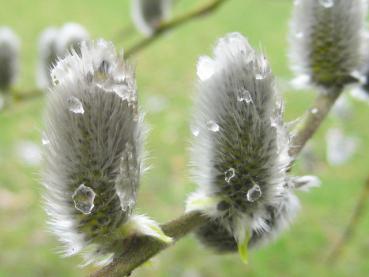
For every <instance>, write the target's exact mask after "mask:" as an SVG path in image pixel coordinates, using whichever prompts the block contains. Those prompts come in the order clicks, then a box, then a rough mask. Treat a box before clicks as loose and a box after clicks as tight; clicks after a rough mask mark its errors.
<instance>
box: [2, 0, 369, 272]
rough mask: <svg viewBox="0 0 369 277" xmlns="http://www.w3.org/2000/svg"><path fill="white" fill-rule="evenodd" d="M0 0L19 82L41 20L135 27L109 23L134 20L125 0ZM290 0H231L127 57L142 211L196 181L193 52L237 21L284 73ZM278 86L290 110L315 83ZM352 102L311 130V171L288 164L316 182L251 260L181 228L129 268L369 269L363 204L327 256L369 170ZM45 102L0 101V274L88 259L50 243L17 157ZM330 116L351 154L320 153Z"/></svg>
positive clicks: (33, 57)
mask: <svg viewBox="0 0 369 277" xmlns="http://www.w3.org/2000/svg"><path fill="white" fill-rule="evenodd" d="M201 2H206V0H201V1H200V0H186V1H184V0H183V1H180V2H179V3H178V4H177V5H176V6H175V10H174V15H175V14H180V13H182V12H185V11H186V10H189V9H191V8H193V7H195V6H197V5H198V4H201ZM0 7H1V8H0V25H9V26H10V27H12V28H13V29H14V30H15V31H16V32H17V34H18V35H19V36H20V37H21V39H22V53H21V54H22V56H21V59H22V66H21V78H20V81H19V83H18V84H17V88H18V90H20V91H28V90H31V89H34V88H35V87H36V85H35V67H36V62H37V39H38V35H39V34H40V32H41V31H42V30H43V29H44V28H45V27H47V26H50V25H56V26H60V25H62V24H63V23H65V22H68V21H74V22H78V23H80V24H82V25H84V26H85V27H86V28H87V30H88V31H89V32H90V34H91V36H92V37H93V38H100V37H103V38H105V39H111V38H115V41H114V42H115V43H116V44H117V46H118V47H119V48H121V47H126V46H129V45H131V44H132V42H134V41H135V40H137V39H138V38H139V35H136V36H134V37H130V38H129V40H124V39H123V40H120V41H117V39H116V37H117V33H119V31H120V30H121V29H123V28H124V27H126V26H129V25H130V24H131V23H130V22H131V19H130V9H129V1H127V0H109V1H101V0H89V1H75V0H48V1H46V0H32V1H29V0H13V1H8V0H0ZM291 8H292V0H290V1H289V0H230V1H228V3H226V4H225V5H224V6H222V7H221V8H220V9H219V10H218V11H217V12H216V13H214V14H212V15H210V16H208V17H204V18H203V19H200V20H194V21H192V22H191V23H189V24H186V25H184V26H182V27H180V28H177V29H176V30H174V31H172V32H170V33H168V34H166V35H165V36H163V37H162V38H161V39H160V40H158V41H157V42H155V43H154V44H153V45H152V46H150V47H149V48H147V49H145V50H144V51H141V52H139V53H138V54H137V55H135V56H134V57H132V58H131V62H132V63H133V64H135V65H136V67H137V82H138V88H139V94H140V95H139V98H140V102H141V106H142V107H143V109H144V110H145V111H146V112H147V115H146V122H147V123H148V125H149V126H150V127H151V132H150V134H149V136H148V139H147V150H148V152H149V153H150V159H149V162H150V164H151V165H152V169H151V170H150V171H148V172H147V174H146V175H145V177H144V178H143V182H142V186H141V191H140V194H139V200H138V208H137V210H138V212H139V213H146V214H148V215H150V216H152V217H153V218H155V219H156V220H158V221H159V222H165V221H167V220H170V219H172V218H173V217H175V216H177V215H179V214H181V213H182V212H183V207H184V201H185V199H186V196H187V195H188V193H190V192H191V191H193V190H194V189H195V184H193V183H192V182H191V180H190V178H189V168H188V151H187V150H188V148H189V145H190V140H191V133H190V130H189V121H190V118H191V103H192V100H191V99H192V98H193V96H194V91H195V89H194V88H195V77H196V75H195V72H196V70H195V66H196V61H197V58H198V56H199V55H203V54H210V52H211V48H212V45H214V43H215V41H216V39H217V38H218V37H219V36H222V35H224V34H226V33H227V32H234V31H238V32H241V33H243V34H244V35H245V36H247V37H248V38H249V40H250V42H251V43H252V45H254V46H256V47H258V48H260V49H262V50H263V51H264V52H265V53H266V55H267V57H268V58H269V60H270V63H271V65H272V69H273V71H274V73H275V75H276V76H277V77H278V80H288V79H290V78H291V77H292V74H291V72H290V71H289V69H288V59H287V52H288V44H287V33H288V21H289V17H290V14H291ZM279 83H285V82H282V81H279ZM281 89H282V90H283V92H284V96H285V100H286V105H287V107H286V119H287V120H292V119H295V118H296V117H298V116H301V114H302V113H303V111H304V110H305V109H306V108H307V107H308V106H309V104H310V103H311V101H312V99H313V97H314V93H313V92H307V93H301V92H296V91H293V90H292V89H289V88H288V87H286V86H282V88H281ZM353 104H354V113H353V116H352V117H351V118H350V120H348V121H346V122H344V123H342V122H340V121H338V120H337V119H335V118H333V117H329V118H328V120H327V121H326V122H325V123H324V125H323V127H322V128H321V129H320V131H319V132H318V134H317V135H316V136H315V137H314V140H313V142H314V148H315V152H316V155H317V160H316V162H315V163H314V164H315V167H314V172H304V171H303V169H302V166H301V164H297V167H295V168H294V173H295V174H316V175H318V176H319V177H321V179H322V186H321V188H319V189H313V190H312V191H311V192H310V193H299V196H301V203H302V207H303V208H302V211H301V213H300V215H299V217H298V218H297V220H296V222H295V224H294V225H293V226H292V227H291V228H290V230H289V231H288V232H285V233H284V234H283V235H282V236H281V237H280V238H279V239H278V240H277V241H276V242H274V243H272V244H271V245H268V246H267V247H264V248H262V249H259V250H257V251H254V252H252V254H251V258H250V262H249V265H247V266H246V265H244V264H242V263H241V261H240V259H239V257H238V256H237V255H226V256H217V255H214V254H213V253H211V252H210V251H208V250H206V249H204V248H203V247H202V246H200V245H199V244H198V243H197V242H196V240H195V239H194V238H193V237H192V236H189V237H187V238H185V239H183V240H181V241H180V242H179V243H178V244H177V245H176V246H175V247H172V248H171V249H168V250H167V251H165V252H163V253H161V254H160V255H159V256H157V257H155V258H154V259H153V262H152V263H151V265H145V266H144V267H142V268H140V269H138V270H137V271H135V272H134V273H133V276H176V277H221V276H227V277H228V276H235V277H237V276H349V275H350V276H369V262H368V260H369V235H368V233H369V232H368V230H369V212H368V213H367V214H366V215H365V216H364V218H363V220H362V222H361V223H360V225H359V228H358V230H357V232H356V234H355V237H354V239H353V240H352V241H350V243H349V245H348V246H347V247H346V248H345V251H344V253H343V255H342V256H341V258H340V260H339V261H338V262H337V263H336V264H334V265H330V266H328V265H327V264H326V263H325V262H324V259H325V257H326V256H327V254H328V252H329V250H330V249H331V248H332V246H333V244H334V243H335V242H336V241H337V239H338V238H339V236H340V234H341V231H342V228H343V227H344V226H345V224H346V222H347V221H348V219H349V217H350V214H351V212H352V210H353V207H354V205H355V201H356V200H357V198H358V196H359V194H360V192H361V188H362V186H363V184H364V180H365V178H366V176H367V175H368V174H369V167H368V161H369V156H368V153H369V143H367V141H368V139H369V128H367V126H368V123H367V118H369V107H368V105H367V104H365V103H361V102H353ZM43 107H44V101H43V99H42V97H38V98H33V99H30V100H28V101H23V102H19V103H16V104H14V105H12V106H11V107H8V108H7V109H5V110H4V111H1V112H0V276H1V277H3V276H83V275H86V274H87V273H88V272H90V271H92V270H94V268H84V269H81V268H79V267H78V264H79V263H80V262H81V260H80V258H78V257H77V258H67V259H64V258H61V257H60V256H58V255H57V253H56V252H57V251H56V250H57V247H58V243H57V241H56V239H55V237H54V236H53V235H52V234H50V233H49V232H48V231H47V228H46V223H45V222H46V215H45V213H44V211H43V209H42V205H41V201H42V196H41V195H42V188H41V185H40V177H39V176H40V174H39V169H40V168H39V165H30V164H27V163H25V162H24V160H23V159H21V158H20V157H19V156H20V153H19V152H20V150H19V147H21V146H20V145H23V148H24V144H25V142H29V141H32V142H34V143H36V144H37V145H39V146H40V147H41V135H40V134H41V131H40V130H41V129H42V113H43V112H42V111H43ZM331 126H339V127H341V128H343V129H344V130H345V132H346V133H348V134H354V135H355V136H357V137H358V138H359V139H360V142H361V143H360V145H359V151H358V152H357V153H356V154H355V155H354V157H352V158H351V159H350V160H349V161H348V162H347V163H346V164H345V165H342V166H339V167H332V166H329V165H328V164H327V163H326V162H325V150H326V145H325V140H324V136H325V131H326V130H327V128H329V127H331ZM21 149H22V148H21ZM26 149H28V148H27V147H26ZM28 151H31V152H32V151H33V150H32V149H31V150H29V149H28ZM31 154H32V153H31ZM34 155H36V158H37V154H34Z"/></svg>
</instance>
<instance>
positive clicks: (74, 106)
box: [68, 96, 85, 114]
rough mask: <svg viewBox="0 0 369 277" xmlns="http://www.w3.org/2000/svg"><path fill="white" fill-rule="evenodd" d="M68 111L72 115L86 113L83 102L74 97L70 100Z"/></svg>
mask: <svg viewBox="0 0 369 277" xmlns="http://www.w3.org/2000/svg"><path fill="white" fill-rule="evenodd" d="M68 109H69V110H70V111H71V112H72V113H77V114H83V113H84V112H85V110H84V109H83V105H82V102H81V101H80V100H79V99H78V98H77V97H74V96H71V97H69V98H68Z"/></svg>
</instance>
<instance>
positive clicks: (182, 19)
mask: <svg viewBox="0 0 369 277" xmlns="http://www.w3.org/2000/svg"><path fill="white" fill-rule="evenodd" d="M226 1H228V0H212V1H211V2H209V3H207V4H204V5H203V6H201V7H199V8H196V9H195V10H193V11H190V12H188V13H186V14H183V15H180V16H178V17H176V18H174V19H172V20H170V21H167V22H163V23H162V24H161V25H159V27H158V28H157V29H156V31H155V33H154V34H153V35H152V36H150V37H145V38H143V39H142V40H140V41H138V42H137V43H136V44H134V45H133V46H132V47H131V48H129V49H128V50H127V51H126V52H125V56H126V57H129V56H131V55H133V54H135V53H136V52H138V51H140V50H142V49H143V48H146V47H147V46H149V45H150V44H152V43H153V42H154V41H156V40H157V39H159V38H160V37H161V36H162V35H163V34H165V33H166V32H168V31H169V30H172V29H174V28H176V27H178V26H180V25H182V24H184V23H186V22H189V21H191V20H192V19H195V18H197V17H201V16H204V15H207V14H209V13H210V12H212V11H215V10H216V9H217V8H218V7H220V6H221V4H224V3H225V2H226Z"/></svg>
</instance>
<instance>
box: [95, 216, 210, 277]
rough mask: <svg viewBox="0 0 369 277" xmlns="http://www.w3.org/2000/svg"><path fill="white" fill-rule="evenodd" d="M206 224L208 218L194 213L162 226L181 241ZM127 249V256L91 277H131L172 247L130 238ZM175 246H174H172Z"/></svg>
mask: <svg viewBox="0 0 369 277" xmlns="http://www.w3.org/2000/svg"><path fill="white" fill-rule="evenodd" d="M205 222H206V218H205V217H203V216H202V215H201V214H200V213H197V212H192V213H188V214H185V215H182V216H181V217H179V218H177V219H175V220H173V221H170V222H168V223H166V224H163V225H161V228H162V230H163V232H164V233H165V234H166V235H167V236H170V237H172V238H173V239H174V243H175V241H177V240H179V239H181V238H182V237H183V236H185V235H187V234H188V233H190V232H192V231H193V230H194V229H196V228H197V227H199V226H200V225H202V224H203V223H205ZM122 245H124V247H125V248H126V254H123V255H122V256H121V257H119V258H117V259H116V260H114V261H113V262H112V263H111V264H109V265H107V266H106V267H104V268H102V269H101V270H99V271H97V272H95V273H93V274H92V275H91V277H100V276H109V277H114V276H129V275H130V274H131V272H132V271H133V270H134V269H135V268H137V267H139V266H140V265H142V264H143V263H144V262H146V261H147V260H149V259H150V258H151V257H153V256H155V255H156V254H158V253H159V252H160V251H162V250H164V249H165V248H167V247H169V246H171V245H168V244H165V243H162V242H159V241H158V240H154V239H152V238H150V237H138V236H134V237H129V238H127V239H126V240H124V241H123V242H122ZM172 245H173V244H172Z"/></svg>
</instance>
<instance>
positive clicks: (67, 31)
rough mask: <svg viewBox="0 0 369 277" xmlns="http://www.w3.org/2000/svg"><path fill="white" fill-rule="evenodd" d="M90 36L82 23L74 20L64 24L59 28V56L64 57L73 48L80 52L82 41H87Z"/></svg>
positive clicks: (57, 45)
mask: <svg viewBox="0 0 369 277" xmlns="http://www.w3.org/2000/svg"><path fill="white" fill-rule="evenodd" d="M89 38H90V35H89V33H88V32H87V30H86V29H85V27H83V26H82V25H81V24H78V23H74V22H70V23H66V24H64V25H63V26H62V27H61V28H60V30H59V33H58V38H57V42H56V53H57V55H58V57H60V58H62V57H64V56H65V55H66V54H67V53H68V51H69V50H70V49H72V48H73V49H74V50H75V51H76V52H77V53H79V47H80V44H81V42H82V41H87V40H89Z"/></svg>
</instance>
